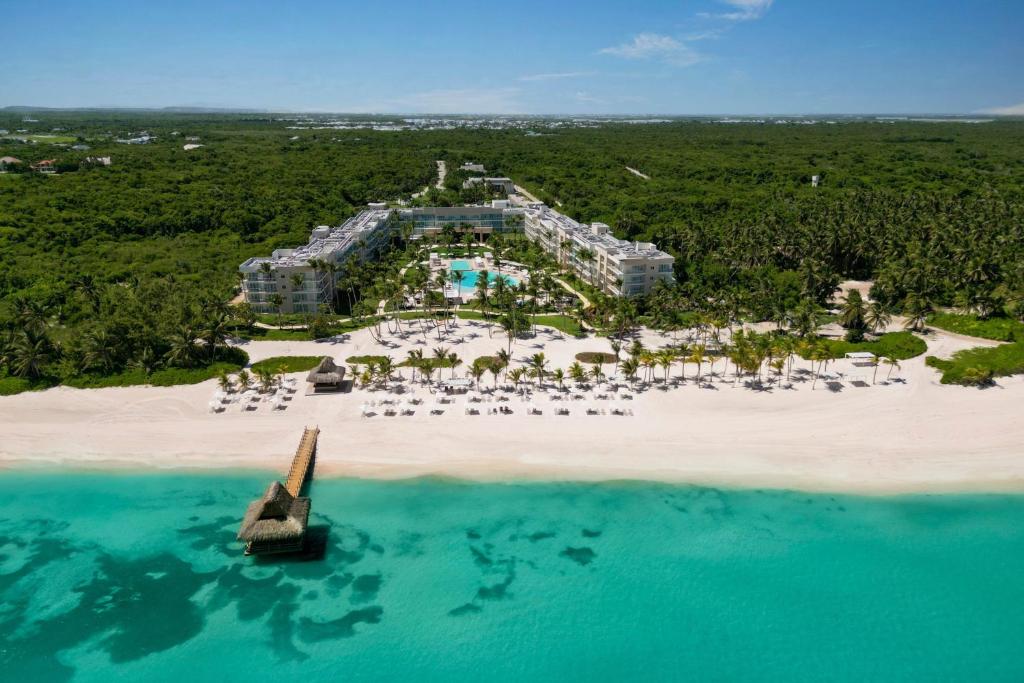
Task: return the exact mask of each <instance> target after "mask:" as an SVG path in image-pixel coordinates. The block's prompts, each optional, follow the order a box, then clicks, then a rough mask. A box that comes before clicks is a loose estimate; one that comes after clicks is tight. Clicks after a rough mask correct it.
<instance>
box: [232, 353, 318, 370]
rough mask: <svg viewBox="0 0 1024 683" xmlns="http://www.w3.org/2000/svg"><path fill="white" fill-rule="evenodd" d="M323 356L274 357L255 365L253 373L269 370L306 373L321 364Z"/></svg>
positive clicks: (253, 365)
mask: <svg viewBox="0 0 1024 683" xmlns="http://www.w3.org/2000/svg"><path fill="white" fill-rule="evenodd" d="M322 358H323V356H272V357H270V358H264V359H263V360H261V361H259V362H258V363H253V364H252V368H250V370H252V372H253V373H256V372H261V371H263V370H269V371H270V372H273V373H277V372H305V371H306V370H312V369H313V368H315V367H316V366H317V365H319V364H320V360H321V359H322Z"/></svg>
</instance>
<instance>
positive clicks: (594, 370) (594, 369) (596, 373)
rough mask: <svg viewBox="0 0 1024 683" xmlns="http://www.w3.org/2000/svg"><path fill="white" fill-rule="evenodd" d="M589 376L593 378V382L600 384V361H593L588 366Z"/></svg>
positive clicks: (601, 375) (601, 374)
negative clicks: (591, 364) (589, 366)
mask: <svg viewBox="0 0 1024 683" xmlns="http://www.w3.org/2000/svg"><path fill="white" fill-rule="evenodd" d="M590 376H591V377H593V378H594V382H595V383H597V384H598V385H600V384H601V380H602V379H604V370H602V369H601V364H600V363H594V364H593V366H591V368H590Z"/></svg>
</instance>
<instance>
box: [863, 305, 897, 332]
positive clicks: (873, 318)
mask: <svg viewBox="0 0 1024 683" xmlns="http://www.w3.org/2000/svg"><path fill="white" fill-rule="evenodd" d="M891 321H892V315H891V314H890V313H889V310H888V309H887V308H886V307H885V305H883V304H882V302H880V301H872V302H871V304H870V305H868V309H867V311H866V312H865V313H864V323H865V324H866V325H867V326H868V329H869V330H871V331H872V332H873V333H875V334H877V333H878V331H879V330H884V329H885V328H886V327H888V326H889V323H890V322H891Z"/></svg>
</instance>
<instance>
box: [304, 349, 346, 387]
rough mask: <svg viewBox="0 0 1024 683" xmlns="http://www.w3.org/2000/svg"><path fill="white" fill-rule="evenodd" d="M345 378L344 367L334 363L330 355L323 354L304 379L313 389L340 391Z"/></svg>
mask: <svg viewBox="0 0 1024 683" xmlns="http://www.w3.org/2000/svg"><path fill="white" fill-rule="evenodd" d="M344 379H345V368H343V367H340V366H338V365H336V364H335V362H334V359H333V358H331V357H330V356H324V357H323V359H321V361H320V364H319V365H317V366H316V367H315V368H313V369H312V370H311V371H310V373H309V374H308V375H307V376H306V381H307V382H309V383H310V384H312V385H313V391H314V392H318V391H341V384H342V381H343V380H344Z"/></svg>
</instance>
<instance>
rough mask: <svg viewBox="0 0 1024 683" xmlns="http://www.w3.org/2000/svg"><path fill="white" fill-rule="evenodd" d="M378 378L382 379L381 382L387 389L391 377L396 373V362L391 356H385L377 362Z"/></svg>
mask: <svg viewBox="0 0 1024 683" xmlns="http://www.w3.org/2000/svg"><path fill="white" fill-rule="evenodd" d="M376 371H377V376H378V377H380V379H381V382H382V383H383V384H384V388H385V389H386V388H387V386H388V382H389V381H391V375H392V373H394V371H395V361H394V359H392V358H391V356H384V357H383V358H381V359H380V360H379V361H378V362H377V368H376Z"/></svg>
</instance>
